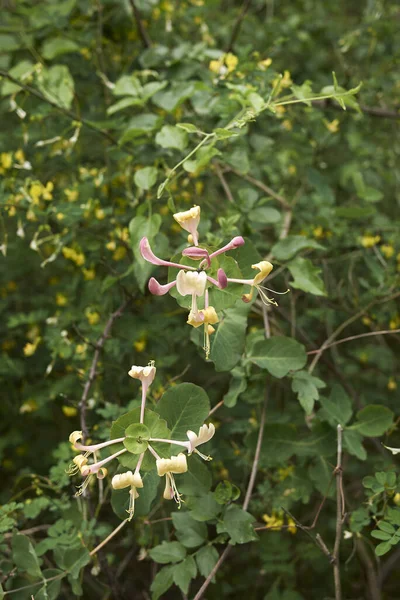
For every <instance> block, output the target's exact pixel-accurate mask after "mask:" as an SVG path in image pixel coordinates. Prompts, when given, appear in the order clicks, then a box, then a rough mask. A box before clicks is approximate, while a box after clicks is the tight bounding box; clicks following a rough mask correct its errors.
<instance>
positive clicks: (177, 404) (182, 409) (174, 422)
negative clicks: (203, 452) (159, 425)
mask: <svg viewBox="0 0 400 600" xmlns="http://www.w3.org/2000/svg"><path fill="white" fill-rule="evenodd" d="M157 411H158V413H159V415H160V417H161V418H163V419H165V420H166V421H167V423H168V427H169V428H170V429H171V438H173V439H176V440H187V436H186V432H187V431H188V430H189V429H190V430H192V431H194V432H195V433H198V430H199V429H200V427H201V426H202V425H203V423H204V421H205V419H206V418H207V416H208V413H209V412H210V401H209V399H208V396H207V394H206V392H205V391H204V390H203V389H202V388H201V387H199V386H197V385H194V384H193V383H181V384H179V385H176V386H174V387H171V388H169V389H168V390H167V391H166V392H165V394H164V395H163V396H162V398H161V400H160V401H159V403H158V405H157ZM151 437H159V436H154V435H152V436H151Z"/></svg>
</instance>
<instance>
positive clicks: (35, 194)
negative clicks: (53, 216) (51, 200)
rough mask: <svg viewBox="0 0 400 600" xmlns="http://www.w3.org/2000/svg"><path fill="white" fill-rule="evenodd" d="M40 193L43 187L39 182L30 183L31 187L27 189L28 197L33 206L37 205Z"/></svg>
mask: <svg viewBox="0 0 400 600" xmlns="http://www.w3.org/2000/svg"><path fill="white" fill-rule="evenodd" d="M42 191H43V186H42V184H41V183H40V182H36V183H32V185H31V187H30V188H29V195H30V197H31V198H32V202H33V204H39V200H40V197H41V195H42Z"/></svg>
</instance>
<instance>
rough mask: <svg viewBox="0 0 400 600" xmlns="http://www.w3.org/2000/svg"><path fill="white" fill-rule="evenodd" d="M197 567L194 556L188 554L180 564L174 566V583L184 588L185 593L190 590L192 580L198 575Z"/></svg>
mask: <svg viewBox="0 0 400 600" xmlns="http://www.w3.org/2000/svg"><path fill="white" fill-rule="evenodd" d="M196 574H197V567H196V563H195V560H194V558H193V556H187V557H186V558H185V560H183V561H182V562H181V563H179V564H178V565H175V566H174V571H173V577H174V583H175V584H176V585H177V586H178V587H179V588H180V589H181V590H182V592H183V593H184V594H187V593H188V591H189V586H190V582H191V580H192V579H194V578H195V577H196Z"/></svg>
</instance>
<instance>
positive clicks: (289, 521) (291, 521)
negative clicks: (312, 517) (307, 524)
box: [287, 517, 297, 535]
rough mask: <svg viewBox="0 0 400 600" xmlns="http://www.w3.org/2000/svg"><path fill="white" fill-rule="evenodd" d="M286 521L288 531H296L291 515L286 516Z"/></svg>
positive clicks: (292, 532)
mask: <svg viewBox="0 0 400 600" xmlns="http://www.w3.org/2000/svg"><path fill="white" fill-rule="evenodd" d="M287 523H288V528H287V530H288V532H289V533H291V534H292V535H294V534H295V533H297V527H296V523H295V522H294V521H293V519H292V518H291V517H288V519H287Z"/></svg>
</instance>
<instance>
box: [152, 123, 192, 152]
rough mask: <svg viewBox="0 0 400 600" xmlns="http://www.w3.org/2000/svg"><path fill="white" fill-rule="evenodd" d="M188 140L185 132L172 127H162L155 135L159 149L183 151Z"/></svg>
mask: <svg viewBox="0 0 400 600" xmlns="http://www.w3.org/2000/svg"><path fill="white" fill-rule="evenodd" d="M187 143H188V138H187V135H186V132H185V131H182V129H178V127H173V126H172V125H164V127H163V128H162V129H161V131H159V132H158V133H157V135H156V144H158V145H159V146H161V148H176V149H177V150H184V149H185V148H186V146H187Z"/></svg>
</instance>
